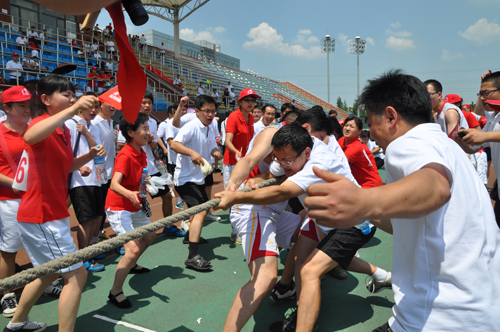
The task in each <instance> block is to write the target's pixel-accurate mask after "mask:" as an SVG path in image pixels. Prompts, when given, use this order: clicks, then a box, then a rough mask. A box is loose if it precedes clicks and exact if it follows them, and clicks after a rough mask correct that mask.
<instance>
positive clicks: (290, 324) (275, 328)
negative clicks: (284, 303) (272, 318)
mask: <svg viewBox="0 0 500 332" xmlns="http://www.w3.org/2000/svg"><path fill="white" fill-rule="evenodd" d="M296 327H297V308H294V309H292V312H291V313H290V315H288V317H286V318H285V320H283V321H277V322H274V323H272V324H271V325H270V326H269V330H271V332H295V329H296ZM318 330H319V326H318V324H314V327H313V332H316V331H318Z"/></svg>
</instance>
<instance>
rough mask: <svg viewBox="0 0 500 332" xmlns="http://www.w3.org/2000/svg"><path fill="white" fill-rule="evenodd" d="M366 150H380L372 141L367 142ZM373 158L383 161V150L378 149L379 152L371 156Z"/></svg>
mask: <svg viewBox="0 0 500 332" xmlns="http://www.w3.org/2000/svg"><path fill="white" fill-rule="evenodd" d="M367 145H368V148H369V149H370V151H373V149H375V148H380V147H379V146H378V144H377V142H375V141H372V140H370V139H369V140H368V144H367ZM373 157H374V158H380V159H384V158H385V155H384V150H383V149H382V148H380V150H378V152H377V153H374V154H373Z"/></svg>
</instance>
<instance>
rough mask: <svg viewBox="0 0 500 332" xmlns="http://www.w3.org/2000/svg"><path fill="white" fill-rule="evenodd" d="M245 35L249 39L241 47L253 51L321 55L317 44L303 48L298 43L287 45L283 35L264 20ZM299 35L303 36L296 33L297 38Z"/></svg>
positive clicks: (302, 55) (308, 56)
mask: <svg viewBox="0 0 500 332" xmlns="http://www.w3.org/2000/svg"><path fill="white" fill-rule="evenodd" d="M301 31H303V30H301ZM299 32H300V31H299ZM247 36H248V37H249V38H250V39H251V40H247V41H245V42H244V43H243V47H244V48H245V49H247V50H250V51H253V52H273V53H278V54H283V55H288V56H295V57H303V58H308V59H313V58H316V57H319V56H321V48H320V46H319V45H317V46H310V47H309V48H305V47H304V46H302V45H300V44H294V45H289V44H288V43H284V42H283V36H282V35H281V34H279V33H278V31H277V30H276V29H274V28H273V27H272V26H270V25H269V24H268V23H266V22H263V23H261V24H259V25H258V26H257V27H255V28H252V29H250V32H249V33H248V34H247ZM299 36H303V34H299V35H297V38H298V37H299Z"/></svg>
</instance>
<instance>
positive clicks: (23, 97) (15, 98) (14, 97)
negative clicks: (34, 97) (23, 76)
mask: <svg viewBox="0 0 500 332" xmlns="http://www.w3.org/2000/svg"><path fill="white" fill-rule="evenodd" d="M30 99H31V93H30V92H29V91H28V89H26V88H25V87H24V86H22V85H18V86H13V87H12V88H8V89H7V90H5V91H4V92H3V93H2V104H7V103H10V102H13V103H20V102H22V101H27V100H30Z"/></svg>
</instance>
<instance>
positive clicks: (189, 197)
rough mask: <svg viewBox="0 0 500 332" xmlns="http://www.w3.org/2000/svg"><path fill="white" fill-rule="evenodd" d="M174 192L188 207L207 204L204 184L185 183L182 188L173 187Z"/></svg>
mask: <svg viewBox="0 0 500 332" xmlns="http://www.w3.org/2000/svg"><path fill="white" fill-rule="evenodd" d="M175 190H176V191H177V193H178V194H179V195H180V196H181V198H182V200H183V201H184V202H186V204H187V206H188V207H193V206H196V205H200V204H203V203H205V202H208V197H207V193H206V192H205V185H204V184H201V185H200V184H196V183H193V182H187V183H185V184H183V185H182V186H175Z"/></svg>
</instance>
